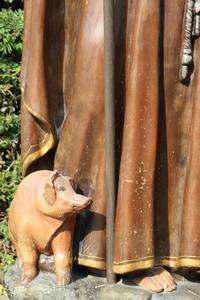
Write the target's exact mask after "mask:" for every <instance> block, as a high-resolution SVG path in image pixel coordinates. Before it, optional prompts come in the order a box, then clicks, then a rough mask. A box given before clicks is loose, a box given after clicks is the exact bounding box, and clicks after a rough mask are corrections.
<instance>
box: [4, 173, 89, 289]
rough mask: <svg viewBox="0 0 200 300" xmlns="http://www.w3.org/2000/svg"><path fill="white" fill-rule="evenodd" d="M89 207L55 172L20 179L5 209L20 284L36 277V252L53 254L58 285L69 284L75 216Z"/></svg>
mask: <svg viewBox="0 0 200 300" xmlns="http://www.w3.org/2000/svg"><path fill="white" fill-rule="evenodd" d="M90 204H91V198H88V197H85V196H83V195H79V194H77V193H75V191H74V190H73V188H72V185H71V183H70V179H69V178H68V177H66V176H62V175H61V174H59V173H58V172H57V170H56V171H48V170H42V171H36V172H33V173H31V174H30V175H29V176H27V177H25V178H24V179H23V180H22V182H21V183H20V185H19V187H18V190H17V193H16V195H15V198H14V199H13V201H12V204H11V207H10V210H9V229H10V233H11V237H12V241H13V243H14V245H15V247H16V251H17V256H18V259H19V265H20V266H21V267H22V268H23V273H22V276H21V283H22V284H26V283H28V282H30V281H31V280H32V279H33V278H34V277H35V276H36V275H37V273H38V257H39V253H43V254H46V255H51V254H52V253H53V254H54V259H55V269H56V279H57V285H58V286H63V285H66V284H67V283H69V282H70V278H71V267H72V242H73V233H74V225H75V219H76V218H75V215H76V214H77V213H78V212H80V211H81V210H83V209H85V208H87V207H88V206H89V205H90Z"/></svg>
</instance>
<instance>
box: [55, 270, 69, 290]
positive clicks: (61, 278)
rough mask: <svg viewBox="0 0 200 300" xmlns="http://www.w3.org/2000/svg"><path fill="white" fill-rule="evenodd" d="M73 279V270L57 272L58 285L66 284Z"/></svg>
mask: <svg viewBox="0 0 200 300" xmlns="http://www.w3.org/2000/svg"><path fill="white" fill-rule="evenodd" d="M70 281H71V272H58V273H57V274H56V283H57V286H58V287H62V286H65V285H67V284H69V283H70Z"/></svg>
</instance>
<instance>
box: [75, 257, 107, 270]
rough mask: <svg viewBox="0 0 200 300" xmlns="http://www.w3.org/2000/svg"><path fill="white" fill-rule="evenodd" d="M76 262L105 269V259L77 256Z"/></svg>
mask: <svg viewBox="0 0 200 300" xmlns="http://www.w3.org/2000/svg"><path fill="white" fill-rule="evenodd" d="M77 262H78V264H79V265H82V266H86V267H91V268H95V269H99V270H105V269H106V263H105V261H100V260H95V259H88V258H80V257H79V258H78V259H77Z"/></svg>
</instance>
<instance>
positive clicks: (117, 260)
mask: <svg viewBox="0 0 200 300" xmlns="http://www.w3.org/2000/svg"><path fill="white" fill-rule="evenodd" d="M197 2H198V1H194V0H192V1H190V0H167V1H164V0H162V1H160V0H155V1H149V0H140V1H137V0H123V1H121V0H116V1H115V35H116V40H115V44H116V45H115V52H116V53H115V54H116V78H115V94H116V103H115V108H116V111H115V115H116V147H115V149H116V151H115V157H116V182H117V207H116V221H115V245H114V248H115V251H114V261H113V270H114V272H115V273H116V274H122V275H123V274H127V273H130V276H131V278H132V279H131V280H132V282H136V283H137V284H138V285H140V286H142V287H146V288H149V289H150V290H152V291H155V292H157V291H163V290H165V291H172V290H174V289H175V288H176V284H175V281H174V279H173V276H172V274H170V272H172V271H174V270H177V271H179V270H180V269H181V268H187V269H188V270H189V272H195V271H196V270H198V269H199V268H200V259H199V257H200V235H199V231H198V224H199V211H200V207H199V195H200V188H199V187H200V185H199V182H198V178H199V171H200V170H199V169H200V163H199V136H200V126H199V114H200V113H199V111H200V101H199V100H198V99H199V88H200V84H199V81H200V76H199V55H198V53H199V50H200V49H199V47H200V44H199V43H198V42H195V38H194V36H193V34H192V25H191V24H194V23H191V21H193V17H194V18H195V20H196V21H195V24H196V25H195V26H196V34H197V31H198V26H199V25H198V24H199V21H198V20H199V19H198V18H199V10H198V9H197V8H198V5H197V4H198V3H197ZM195 3H196V4H195ZM24 4H25V33H24V51H23V59H22V78H21V88H22V98H23V99H22V114H21V116H22V139H21V140H22V165H23V173H24V175H25V176H26V175H27V174H29V173H31V172H33V171H36V170H41V169H51V170H53V169H57V170H58V171H59V172H60V173H62V174H63V175H64V176H70V177H72V178H73V179H74V181H75V183H76V185H77V186H78V188H79V190H81V191H82V193H83V194H84V195H85V196H87V197H91V198H92V199H93V202H92V205H91V208H90V211H88V212H84V213H80V215H79V216H78V218H77V224H76V230H77V234H76V237H75V244H76V253H75V256H76V263H78V264H80V265H83V266H87V267H91V268H96V269H100V270H104V269H105V249H106V243H105V210H106V187H105V143H104V140H105V134H104V45H103V35H104V34H103V1H101V0H95V1H91V0H88V1H85V0H77V1H71V0H67V1H64V0H59V1H54V0H48V1H47V0H46V1H45V0H29V1H27V0H25V1H24ZM192 7H195V11H193V10H192V9H191V8H192ZM186 30H187V32H185V31H186ZM196 34H195V35H196ZM191 56H192V57H191ZM188 79H189V80H188ZM27 201H28V199H27ZM86 220H87V221H86ZM155 266H160V267H159V268H155ZM165 267H168V268H170V272H168V271H166V270H165V269H164V268H165ZM138 271H140V272H141V274H140V276H139V277H138V276H137V272H138Z"/></svg>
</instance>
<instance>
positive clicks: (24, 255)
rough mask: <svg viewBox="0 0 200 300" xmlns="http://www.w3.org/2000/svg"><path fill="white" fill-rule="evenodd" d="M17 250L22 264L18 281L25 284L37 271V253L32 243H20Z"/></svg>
mask: <svg viewBox="0 0 200 300" xmlns="http://www.w3.org/2000/svg"><path fill="white" fill-rule="evenodd" d="M19 250H20V254H21V260H22V264H23V272H22V275H21V278H20V283H21V284H27V283H29V282H30V281H32V280H33V279H34V278H35V276H36V275H37V273H38V253H37V250H36V249H35V247H34V246H33V245H32V246H31V245H21V246H20V247H19Z"/></svg>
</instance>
